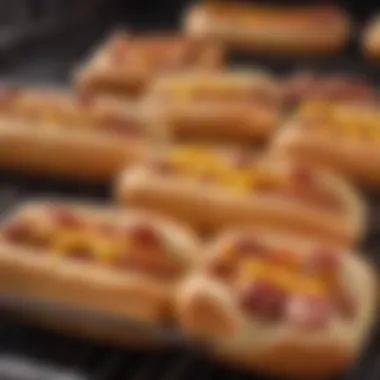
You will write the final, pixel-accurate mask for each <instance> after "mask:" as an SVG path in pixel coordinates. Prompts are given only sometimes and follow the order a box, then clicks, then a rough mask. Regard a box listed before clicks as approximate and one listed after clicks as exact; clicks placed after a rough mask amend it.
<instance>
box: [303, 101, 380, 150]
mask: <svg viewBox="0 0 380 380" xmlns="http://www.w3.org/2000/svg"><path fill="white" fill-rule="evenodd" d="M297 118H298V119H299V120H300V121H301V123H302V121H305V122H306V123H307V122H309V121H310V122H315V128H317V130H318V131H320V132H321V133H326V134H334V135H338V136H339V137H343V138H347V139H349V140H352V141H360V140H365V141H367V142H369V143H372V142H375V141H377V142H380V133H379V131H380V129H379V125H380V112H379V111H378V110H377V109H374V108H370V107H359V106H353V105H345V104H340V103H325V102H318V101H311V102H306V103H305V104H303V105H301V106H300V108H299V110H298V113H297ZM306 128H307V127H306ZM313 128H314V126H313V127H312V128H311V129H313Z"/></svg>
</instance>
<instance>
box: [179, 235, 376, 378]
mask: <svg viewBox="0 0 380 380" xmlns="http://www.w3.org/2000/svg"><path fill="white" fill-rule="evenodd" d="M205 255H206V260H205V261H204V264H203V266H202V267H201V268H200V269H199V270H198V271H195V272H193V274H192V275H191V276H189V277H188V278H186V279H185V281H184V282H183V283H182V285H181V286H180V287H179V288H178V292H177V297H176V299H177V302H176V305H177V317H178V320H179V323H180V325H181V326H182V327H183V328H184V329H185V331H187V332H188V333H189V334H190V335H195V336H197V337H200V338H203V339H204V340H206V341H207V342H209V343H210V348H211V353H212V354H213V355H215V356H216V357H218V358H219V359H220V358H222V359H223V361H224V362H230V363H231V364H234V365H236V366H244V367H246V368H248V369H251V370H260V371H267V372H270V373H275V374H277V375H287V376H292V377H291V378H293V377H295V378H311V377H312V378H325V377H327V376H330V375H332V374H335V373H337V372H340V371H342V370H343V369H345V368H346V367H347V366H348V365H349V364H350V363H351V362H352V361H353V360H355V359H356V356H357V354H358V352H359V350H360V349H361V347H362V345H363V343H364V340H365V338H366V337H367V334H368V332H369V329H370V327H371V324H372V322H373V320H374V316H375V310H376V308H375V304H376V302H375V299H376V297H375V293H376V292H375V290H376V279H375V276H374V273H373V271H372V268H371V267H370V266H369V265H368V264H367V263H366V262H365V261H364V260H362V259H361V258H360V257H359V256H358V255H355V254H354V253H353V252H347V251H344V250H343V251H342V250H339V249H336V248H333V247H331V246H329V245H328V244H326V243H325V242H324V241H323V240H322V241H321V240H318V241H317V240H305V239H299V237H297V238H295V237H294V236H291V235H282V234H281V235H280V234H278V233H274V232H273V231H271V232H269V231H268V230H267V231H264V230H257V229H240V230H236V231H230V232H226V233H222V234H221V235H220V236H219V237H217V238H216V241H214V242H213V243H211V245H210V246H209V247H208V249H207V248H206V250H205Z"/></svg>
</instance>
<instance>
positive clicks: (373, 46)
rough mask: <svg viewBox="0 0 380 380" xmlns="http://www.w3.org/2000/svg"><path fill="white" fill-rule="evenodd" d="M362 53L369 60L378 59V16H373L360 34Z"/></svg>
mask: <svg viewBox="0 0 380 380" xmlns="http://www.w3.org/2000/svg"><path fill="white" fill-rule="evenodd" d="M361 42H362V46H361V47H362V51H363V54H364V55H365V57H367V58H368V59H371V60H378V59H379V58H380V49H379V42H380V16H379V15H378V14H376V15H375V16H373V17H372V18H371V19H370V20H369V21H368V23H367V25H366V26H365V28H364V30H363V33H362V41H361Z"/></svg>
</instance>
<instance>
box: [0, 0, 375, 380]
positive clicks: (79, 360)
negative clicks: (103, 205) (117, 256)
mask: <svg viewBox="0 0 380 380" xmlns="http://www.w3.org/2000/svg"><path fill="white" fill-rule="evenodd" d="M3 3H4V4H5V1H3V2H1V0H0V8H1V6H2V5H3ZM12 3H13V1H12ZM14 3H17V1H14ZM20 3H21V2H20ZM51 3H54V4H55V6H56V7H57V8H54V9H53V8H51V7H50V8H49V9H50V11H49V12H51V13H50V14H54V15H55V16H57V15H58V16H59V17H58V18H59V20H61V21H60V23H59V25H60V26H59V27H58V26H57V25H58V24H56V27H54V28H52V29H46V30H45V31H41V32H40V33H36V34H35V35H34V36H33V38H18V39H16V38H13V40H12V38H10V39H9V41H11V42H9V43H8V44H3V45H2V44H1V41H0V78H1V79H5V80H12V81H20V82H45V83H57V84H62V85H65V84H67V83H68V78H69V76H68V74H69V72H70V70H71V69H72V68H73V67H75V65H76V64H77V63H78V62H80V60H82V59H83V58H84V57H85V53H86V52H87V51H88V49H89V48H91V47H92V46H94V44H95V43H96V42H98V41H99V39H100V38H101V37H102V36H103V35H104V32H105V31H107V30H109V29H110V28H111V27H112V26H115V25H120V24H122V25H127V26H130V27H132V28H133V29H139V30H142V29H158V28H159V29H162V28H166V29H168V28H174V27H175V26H176V24H178V13H179V12H180V11H181V10H182V9H183V8H184V6H185V5H186V4H187V3H190V1H180V0H164V1H160V2H158V1H156V2H153V1H149V2H148V1H146V0H138V1H137V0H124V1H109V2H106V1H103V2H102V1H100V0H99V1H94V5H93V8H91V1H86V2H84V3H86V4H87V6H88V5H90V8H86V7H82V8H81V9H82V11H81V12H84V13H79V14H82V15H83V16H81V17H82V19H81V18H80V17H78V12H77V11H76V10H75V8H70V6H71V7H75V4H76V3H81V2H79V1H71V2H70V1H67V2H63V1H61V2H60V1H59V0H56V1H51ZM63 3H65V7H66V8H65V9H66V11H63V10H62V9H63V8H59V6H60V5H61V7H63ZM289 3H290V2H289ZM30 4H33V7H32V9H33V11H31V13H29V16H30V17H31V19H32V20H39V19H38V18H37V19H36V17H37V16H38V15H40V17H42V16H41V15H46V14H48V13H46V12H47V9H48V8H46V4H49V2H48V1H38V0H36V1H30ZM70 4H71V5H70ZM345 4H346V6H347V8H348V9H349V10H350V11H351V12H352V13H353V14H354V15H355V19H356V21H357V28H359V27H360V25H361V24H362V22H363V19H365V17H366V16H368V14H369V13H370V11H371V8H370V5H369V4H370V3H369V2H363V1H361V2H359V1H351V2H345ZM28 9H29V8H28ZM52 9H53V10H52ZM59 9H61V11H59ZM69 9H71V10H72V11H71V13H70V11H69ZM65 12H66V13H65ZM73 12H74V13H73ZM69 14H71V15H73V14H74V15H76V17H74V19H72V18H71V17H70V16H67V15H69ZM33 17H34V18H33ZM49 17H50V16H49ZM42 18H43V17H42ZM40 19H41V18H40ZM78 20H79V22H78ZM16 24H17V23H16ZM0 25H2V20H0ZM17 25H18V24H17ZM9 30H12V28H10V29H9ZM37 34H38V35H37ZM11 35H12V33H11ZM0 40H1V38H0ZM230 63H231V64H243V65H251V66H252V65H259V66H261V65H264V66H267V67H270V68H272V69H273V70H274V71H275V72H278V73H285V72H289V71H292V70H295V69H298V68H316V69H318V70H322V71H327V72H338V71H340V72H341V71H345V72H354V73H357V74H360V75H363V76H364V77H367V78H368V79H369V80H371V81H372V82H373V83H379V81H380V66H379V65H377V66H376V65H373V64H372V65H371V64H368V63H366V62H365V61H364V60H363V59H362V58H361V57H360V56H359V54H357V47H356V46H355V44H354V43H352V44H351V46H349V47H348V48H347V49H346V50H345V51H344V52H343V53H342V54H341V55H339V56H334V57H330V58H325V57H324V58H321V59H318V60H310V59H304V60H297V61H295V60H275V61H273V60H272V61H268V60H266V59H262V58H261V59H260V58H257V57H247V56H243V55H234V56H231V57H230ZM41 195H48V196H50V195H64V196H79V197H91V198H96V199H100V200H101V199H106V198H107V196H108V195H109V188H107V187H106V186H104V187H98V188H96V187H94V186H92V185H88V184H78V183H68V182H59V181H50V180H49V181H48V180H46V179H43V178H36V177H31V176H23V175H19V174H11V173H5V172H4V173H3V172H1V173H0V212H5V211H6V210H7V209H8V208H9V207H11V206H12V205H14V204H17V203H18V202H20V201H23V200H25V199H28V198H29V197H35V196H41ZM366 198H367V199H368V201H369V202H370V204H371V220H372V223H371V227H372V228H371V231H370V233H369V235H368V238H367V239H366V241H365V242H364V248H365V250H366V251H367V252H369V257H370V258H371V259H373V261H374V262H375V263H376V265H377V264H380V254H378V252H380V234H379V232H380V194H376V193H375V194H366ZM194 378H199V379H223V380H230V379H231V380H232V379H238V380H249V379H251V380H253V379H259V378H263V377H262V376H256V377H254V376H253V375H251V374H243V373H238V372H236V371H233V370H230V369H225V368H221V367H219V366H216V365H215V364H211V363H209V362H207V361H206V359H205V358H203V357H200V355H199V354H198V353H197V352H196V351H195V350H190V349H178V347H173V348H168V349H167V350H160V351H159V352H149V351H142V350H141V351H138V350H121V349H117V348H113V347H107V346H103V345H101V344H95V343H92V342H86V341H83V340H77V339H74V338H68V337H64V336H60V335H56V334H53V333H47V332H45V331H42V330H40V329H37V328H34V327H30V326H26V325H24V324H23V323H21V322H19V321H15V320H14V317H10V316H9V315H7V314H2V315H0V379H4V380H16V379H17V380H45V379H46V380H63V379H65V380H76V379H78V380H117V379H120V380H121V379H132V380H186V379H189V380H190V379H194ZM340 378H341V379H347V380H351V379H352V380H356V379H358V380H359V379H360V380H375V379H380V333H379V332H377V330H376V331H373V333H372V334H371V337H370V339H369V342H368V345H367V347H365V349H364V350H363V352H362V353H361V356H360V358H359V359H358V361H357V363H355V365H354V366H353V367H352V368H351V369H349V370H348V371H347V373H346V374H343V375H342V376H341V377H340Z"/></svg>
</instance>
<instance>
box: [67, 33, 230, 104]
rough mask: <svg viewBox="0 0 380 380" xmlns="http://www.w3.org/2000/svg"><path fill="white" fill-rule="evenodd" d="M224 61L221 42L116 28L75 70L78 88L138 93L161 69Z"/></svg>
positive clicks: (215, 66)
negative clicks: (117, 29)
mask: <svg viewBox="0 0 380 380" xmlns="http://www.w3.org/2000/svg"><path fill="white" fill-rule="evenodd" d="M222 61H223V51H222V49H221V47H220V46H219V44H217V43H214V42H210V41H206V40H205V39H200V38H192V37H185V36H177V35H174V34H170V33H158V34H157V33H156V34H144V35H131V34H129V33H127V32H126V31H117V32H114V33H112V34H111V36H110V37H108V38H107V39H106V41H105V42H104V44H102V46H101V47H100V48H99V49H97V50H96V52H95V53H94V54H93V56H92V57H91V58H90V59H89V61H88V62H85V63H84V64H83V65H82V66H81V67H79V68H78V69H77V70H76V71H75V72H74V74H73V76H74V82H75V84H76V87H77V89H78V90H79V91H85V92H86V91H89V90H90V91H91V92H97V93H108V94H112V95H117V96H127V97H131V96H133V97H134V96H137V95H139V94H141V93H142V92H143V91H144V90H145V87H146V85H147V84H148V83H149V82H150V80H151V79H152V78H153V77H155V76H156V75H157V74H159V73H160V72H162V71H172V70H183V69H192V68H209V69H215V68H217V67H219V66H220V65H221V63H222Z"/></svg>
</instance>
